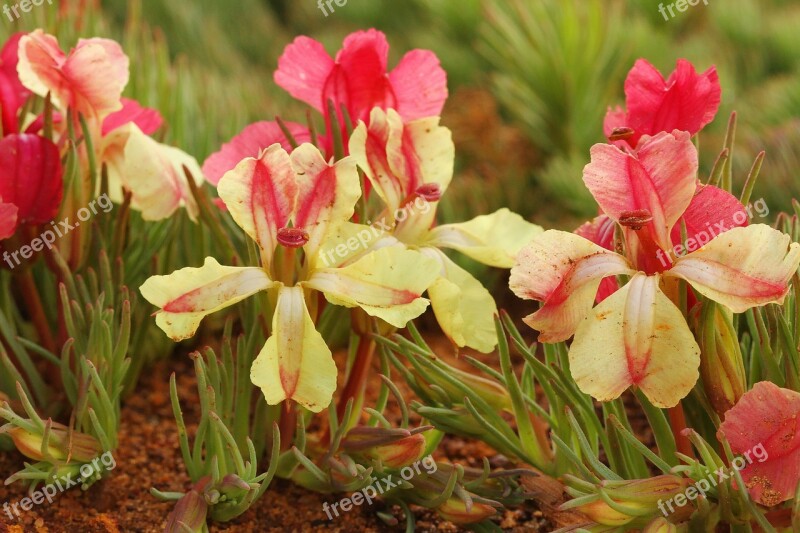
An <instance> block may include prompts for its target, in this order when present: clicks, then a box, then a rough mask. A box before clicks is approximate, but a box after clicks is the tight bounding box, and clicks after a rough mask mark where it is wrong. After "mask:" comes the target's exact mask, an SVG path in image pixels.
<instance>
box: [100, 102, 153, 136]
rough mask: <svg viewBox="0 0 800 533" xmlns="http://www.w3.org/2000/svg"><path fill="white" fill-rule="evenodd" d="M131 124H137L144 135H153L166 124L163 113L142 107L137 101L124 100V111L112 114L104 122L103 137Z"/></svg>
mask: <svg viewBox="0 0 800 533" xmlns="http://www.w3.org/2000/svg"><path fill="white" fill-rule="evenodd" d="M129 122H133V123H134V124H136V125H137V126H138V127H139V129H140V130H142V133H144V134H146V135H151V134H153V133H154V132H155V131H156V130H157V129H158V128H160V127H161V125H162V124H163V123H164V119H163V117H162V116H161V113H159V112H158V111H156V110H155V109H150V108H149V107H144V106H142V105H141V104H140V103H139V102H137V101H136V100H132V99H130V98H123V99H122V109H120V110H119V111H116V112H114V113H111V114H110V115H108V116H107V117H106V118H105V120H103V130H102V133H103V135H108V134H109V133H111V132H112V131H114V130H115V129H117V128H119V127H120V126H124V125H125V124H128V123H129Z"/></svg>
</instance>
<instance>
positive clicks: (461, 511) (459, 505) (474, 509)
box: [437, 498, 497, 526]
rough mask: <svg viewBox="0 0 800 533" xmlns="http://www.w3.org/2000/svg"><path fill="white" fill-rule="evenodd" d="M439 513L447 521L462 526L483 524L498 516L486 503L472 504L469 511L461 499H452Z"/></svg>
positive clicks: (441, 507)
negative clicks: (488, 519)
mask: <svg viewBox="0 0 800 533" xmlns="http://www.w3.org/2000/svg"><path fill="white" fill-rule="evenodd" d="M437 511H438V512H439V515H440V516H441V517H442V518H444V519H445V520H449V521H450V522H452V523H454V524H456V525H460V526H463V525H467V524H475V523H477V522H482V521H484V520H486V519H487V518H489V517H491V516H494V515H495V514H497V510H496V509H495V508H494V507H492V506H491V505H486V504H485V503H476V502H472V505H471V506H470V508H469V509H467V504H466V503H465V502H464V501H463V500H461V499H459V498H450V499H449V500H447V501H446V502H445V503H444V504H442V505H441V506H440V507H439V508H438V509H437Z"/></svg>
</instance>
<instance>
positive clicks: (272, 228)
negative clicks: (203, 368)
mask: <svg viewBox="0 0 800 533" xmlns="http://www.w3.org/2000/svg"><path fill="white" fill-rule="evenodd" d="M387 54H388V44H387V42H386V38H385V36H384V35H383V34H382V33H380V32H378V31H375V30H370V31H366V32H357V33H354V34H352V35H350V36H348V37H347V38H346V39H345V41H344V47H343V49H342V50H341V51H340V52H339V53H338V54H337V56H336V59H335V60H332V59H331V58H330V57H329V56H328V55H327V54H326V53H325V52H324V50H323V49H322V47H321V45H320V44H319V43H317V42H316V41H313V40H311V39H308V38H306V37H300V38H298V39H296V40H295V41H294V43H292V44H290V45H289V46H287V48H286V51H285V52H284V54H283V56H282V57H281V59H280V61H279V67H278V70H277V72H276V73H275V79H276V82H277V83H278V84H279V85H280V86H281V87H283V88H285V89H287V90H288V91H289V92H290V93H291V94H292V95H293V96H295V97H297V98H299V99H300V100H303V101H304V102H306V103H308V104H309V105H311V106H312V107H313V108H315V109H316V110H318V111H320V112H323V113H324V116H325V120H326V124H327V134H326V136H325V137H323V138H321V139H315V138H314V137H313V136H312V135H311V133H310V129H309V128H305V127H304V126H301V125H299V124H295V123H282V122H258V123H255V124H252V125H250V126H248V127H247V128H245V129H244V130H243V131H242V133H240V134H239V135H237V136H236V137H234V139H233V140H232V141H231V142H230V143H228V144H226V145H225V146H223V147H222V149H221V150H220V151H219V152H217V153H216V154H213V155H212V156H211V157H209V158H208V160H207V161H206V162H205V164H204V165H203V169H204V171H205V173H206V176H207V177H208V179H209V181H210V182H212V183H214V184H216V185H217V190H218V193H219V197H220V199H221V200H222V202H223V203H224V205H225V207H226V208H227V210H228V211H229V212H230V215H231V216H232V218H233V220H234V221H235V222H236V224H238V226H239V227H240V228H241V229H242V230H243V231H244V232H245V233H246V234H247V235H248V236H249V237H250V238H251V239H252V240H253V241H255V242H256V243H257V244H258V247H259V251H260V264H259V265H258V266H252V267H226V266H221V265H220V264H219V263H218V262H217V261H216V260H215V259H213V258H210V257H209V258H207V259H206V262H205V264H204V265H203V266H202V267H201V268H187V269H183V270H180V271H177V272H175V273H173V274H171V275H169V276H157V277H153V278H151V279H150V280H148V281H147V282H146V283H145V284H144V285H143V286H142V289H141V290H142V294H143V295H144V297H145V298H146V299H147V300H148V301H150V302H151V303H153V304H154V305H156V306H158V307H159V309H160V310H159V312H158V314H157V323H158V325H159V326H160V327H161V328H162V329H163V330H164V331H165V332H166V333H167V334H168V335H169V336H170V337H171V338H173V339H175V340H180V339H184V338H187V337H189V336H192V335H194V333H195V331H196V330H197V327H198V326H199V323H200V321H201V319H202V318H203V317H204V316H206V315H208V314H210V313H213V312H216V311H219V310H221V309H223V308H224V307H227V306H229V305H232V304H234V303H237V302H239V301H241V300H242V299H244V298H246V297H248V296H250V295H253V294H255V293H257V292H260V291H268V292H270V294H272V295H273V296H274V299H273V301H274V302H275V304H274V314H273V315H272V316H273V319H272V330H271V335H270V337H269V339H268V340H267V342H266V345H265V346H264V347H263V349H262V350H261V353H260V354H259V356H258V358H257V359H256V361H255V363H254V364H253V367H252V373H251V377H252V380H253V383H255V384H256V385H258V386H259V387H261V389H262V391H263V393H264V396H265V398H266V399H267V402H268V403H270V404H277V403H280V402H282V401H284V400H294V401H296V402H297V403H299V404H300V405H302V406H304V407H306V408H307V409H310V410H312V411H320V410H322V409H324V408H325V407H327V406H328V404H329V403H330V401H331V398H332V396H333V393H334V390H335V388H336V376H337V369H336V365H335V363H334V361H333V358H332V356H331V351H330V349H329V348H328V346H327V345H326V344H325V341H324V340H323V338H322V336H321V335H320V333H319V332H318V331H317V330H316V327H315V323H316V321H317V318H318V314H319V309H318V305H317V300H318V298H317V296H316V295H317V294H322V295H324V296H325V298H326V299H327V301H328V302H329V303H331V304H334V305H340V306H344V307H351V308H352V307H358V308H360V309H361V310H363V311H364V312H365V313H366V314H367V315H369V316H372V317H375V318H377V319H380V320H381V321H383V322H385V323H387V324H389V325H390V326H393V327H396V328H402V327H404V326H405V325H406V323H407V322H408V321H409V320H411V319H413V318H416V317H417V316H419V315H420V314H422V313H423V312H424V311H425V309H426V308H427V306H428V303H429V302H428V300H426V299H424V298H422V295H423V293H424V292H425V291H427V292H428V294H429V296H430V300H431V302H432V304H433V309H434V312H435V314H436V317H437V319H438V320H439V323H440V325H441V326H442V328H443V330H444V331H445V333H446V334H447V335H448V336H449V337H450V338H451V339H452V340H453V342H454V343H455V344H456V345H457V346H470V347H473V348H475V349H478V350H481V351H484V352H488V351H491V349H492V348H493V347H494V346H495V345H496V343H497V339H496V336H495V333H494V322H493V316H494V314H495V313H496V306H495V303H494V300H493V298H492V296H491V295H490V294H489V292H488V291H487V290H486V289H485V288H484V287H483V286H482V285H481V284H480V283H479V282H478V281H477V280H475V279H474V278H473V277H472V276H471V275H470V274H469V273H467V272H466V271H465V270H463V269H462V268H460V267H459V266H457V265H456V264H455V263H454V262H453V261H452V260H451V259H449V258H448V257H447V256H446V255H445V254H444V253H443V252H442V251H441V249H442V248H452V249H456V250H459V251H461V252H463V253H465V254H466V255H468V256H470V257H472V258H474V259H477V260H478V261H481V262H483V263H485V264H488V265H492V266H496V267H502V268H510V267H511V266H512V264H513V260H514V257H515V255H516V253H517V252H518V251H519V250H520V249H521V248H522V246H523V245H524V244H525V243H526V242H527V241H529V240H530V239H531V237H533V235H535V234H537V233H539V232H540V231H541V229H540V228H538V227H537V226H534V225H532V224H530V223H528V222H526V221H524V220H523V219H522V218H521V217H519V216H518V215H515V214H513V213H510V212H509V211H508V210H505V209H502V210H500V211H498V212H496V213H494V214H492V215H488V216H482V217H478V218H476V219H474V220H472V221H470V222H467V223H464V224H446V225H442V226H438V227H437V226H436V209H435V206H436V205H437V204H438V202H439V201H440V199H441V196H442V194H443V193H444V192H445V190H446V189H447V186H448V185H449V183H450V181H451V180H452V177H453V167H454V158H455V149H454V146H453V142H452V139H451V134H450V131H449V130H448V129H447V128H444V127H442V126H440V125H439V117H438V116H436V115H438V113H439V112H440V111H441V109H442V106H443V104H444V100H445V98H446V96H447V88H446V80H445V75H444V71H442V70H441V68H440V67H439V62H438V60H437V59H436V57H435V56H434V55H433V54H432V53H431V52H427V51H421V50H415V51H413V52H410V53H409V54H408V55H406V56H405V58H404V59H403V60H402V61H401V62H400V64H399V65H398V66H397V67H396V68H395V69H394V70H393V71H392V72H391V73H388V74H387V72H386V62H387ZM329 102H330V103H331V104H332V107H331V108H330V109H326V106H327V104H328V103H329ZM331 109H332V110H334V112H333V113H331V112H330V111H331ZM345 118H347V119H352V120H354V121H356V127H355V129H354V130H353V131H349V130H348V129H347V127H346V122H347V120H345ZM340 128H343V129H342V131H341V132H340V131H339V129H340ZM341 134H343V135H342V137H341V138H343V139H347V140H348V142H347V153H348V154H349V155H345V156H344V157H341V156H340V157H339V158H338V159H337V158H336V157H335V156H333V155H331V144H330V143H331V139H332V138H333V137H335V136H337V135H341ZM313 141H316V142H317V143H318V145H319V146H317V145H315V144H314V142H313ZM323 154H327V155H323ZM358 169H360V170H361V171H362V172H363V173H364V174H365V175H366V176H367V178H368V183H369V184H371V187H372V188H373V189H374V190H375V191H376V193H377V195H378V196H379V197H380V199H381V200H382V202H383V204H384V210H383V212H382V213H380V214H379V215H378V216H377V217H376V219H381V220H384V221H385V224H382V225H381V226H382V227H385V228H388V229H382V228H379V227H370V226H367V225H364V224H361V223H358V222H356V221H355V219H356V218H355V217H354V214H355V211H356V204H357V202H358V201H359V199H360V198H362V201H365V196H366V194H364V195H362V189H361V185H360V181H359V174H358ZM364 193H366V191H364ZM420 201H422V202H425V203H426V209H409V208H408V207H409V206H412V205H414V203H415V202H420ZM428 204H429V205H428ZM431 206H433V208H431ZM401 217H402V219H401ZM361 222H367V224H369V221H363V220H362V221H361ZM365 230H366V231H367V234H369V235H371V238H370V240H369V242H366V241H365V242H364V246H362V247H359V246H350V245H348V246H343V245H344V244H345V243H358V242H359V241H357V240H355V239H356V237H357V236H358V235H359V234H363V233H362V232H364V231H365ZM331 250H337V254H336V256H335V257H334V256H333V254H331V253H330V251H331ZM339 250H346V252H345V253H344V254H342V253H340V252H339Z"/></svg>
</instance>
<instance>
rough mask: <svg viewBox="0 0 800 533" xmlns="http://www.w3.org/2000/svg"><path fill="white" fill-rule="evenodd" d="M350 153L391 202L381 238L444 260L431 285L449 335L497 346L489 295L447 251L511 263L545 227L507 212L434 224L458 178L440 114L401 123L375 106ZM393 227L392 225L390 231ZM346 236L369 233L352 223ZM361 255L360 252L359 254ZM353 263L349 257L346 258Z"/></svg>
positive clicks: (482, 346) (464, 342)
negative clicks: (438, 207)
mask: <svg viewBox="0 0 800 533" xmlns="http://www.w3.org/2000/svg"><path fill="white" fill-rule="evenodd" d="M350 153H351V154H352V156H353V157H354V158H355V160H356V161H357V162H358V165H359V167H361V169H362V170H363V171H364V173H365V174H366V176H367V178H368V179H369V181H370V183H371V184H372V186H373V187H374V189H375V192H376V193H377V194H378V196H380V198H381V200H383V202H384V204H385V205H386V209H385V211H384V212H383V214H382V215H381V216H379V217H378V219H379V220H381V221H382V222H381V223H380V224H377V225H379V226H384V228H383V229H382V228H376V227H373V228H372V230H374V231H378V230H381V231H382V233H381V238H382V239H383V240H381V239H378V238H376V239H374V241H373V242H372V243H371V245H372V247H379V246H381V245H383V243H385V242H399V243H402V244H403V245H405V246H406V247H408V248H410V249H413V250H419V251H420V252H421V253H422V254H424V255H425V256H426V257H430V258H432V259H434V260H435V261H436V262H437V263H438V265H439V273H440V274H439V277H438V279H437V280H436V282H435V283H434V284H433V285H432V286H431V287H430V288H429V289H428V294H429V296H430V299H431V304H432V306H433V311H434V313H435V314H436V318H437V320H438V321H439V325H440V326H441V327H442V329H443V330H444V332H445V334H447V336H448V337H449V338H450V339H451V340H452V341H453V342H454V343H455V344H456V345H458V346H469V347H471V348H474V349H476V350H478V351H481V352H489V351H491V350H492V349H493V348H494V346H495V345H496V344H497V337H496V333H495V329H494V315H495V314H496V313H497V307H496V305H495V302H494V299H493V298H492V296H491V294H489V292H488V291H487V290H486V289H485V288H484V287H483V285H481V284H480V282H478V280H476V279H475V278H474V277H473V276H472V275H471V274H470V273H468V272H467V271H466V270H464V269H463V268H461V267H459V266H458V265H456V264H455V263H454V262H453V261H452V260H451V259H450V258H449V257H447V255H445V253H444V252H443V251H442V249H444V248H451V249H454V250H457V251H459V252H461V253H463V254H465V255H467V256H469V257H470V258H472V259H474V260H476V261H479V262H481V263H484V264H486V265H490V266H494V267H499V268H510V267H511V266H512V265H513V264H514V256H515V255H516V253H517V252H518V251H519V249H520V248H522V246H523V245H524V244H525V243H527V242H528V241H529V240H530V239H531V238H532V237H533V236H534V235H536V234H537V233H539V232H541V228H539V227H538V226H535V225H533V224H530V223H528V222H526V221H525V220H523V219H522V217H520V216H519V215H517V214H515V213H512V212H510V211H509V210H508V209H500V210H498V211H496V212H495V213H492V214H491V215H484V216H479V217H477V218H475V219H473V220H471V221H469V222H464V223H460V224H444V225H441V226H437V227H434V223H435V221H436V209H437V206H438V203H439V200H440V198H441V196H442V194H443V193H444V192H445V191H446V190H447V187H448V185H449V184H450V181H451V179H452V177H453V162H454V158H455V148H454V146H453V141H452V138H451V134H450V130H448V129H447V128H445V127H442V126H439V118H438V117H429V118H425V119H420V120H415V121H412V122H409V123H405V124H404V123H403V120H402V119H401V117H400V115H399V113H398V112H397V111H394V110H392V109H389V110H388V111H384V110H382V109H380V108H375V109H373V111H372V115H371V117H370V122H369V126H367V124H365V123H363V122H362V123H360V124H359V125H358V127H356V129H355V131H354V132H353V135H352V137H351V139H350ZM385 228H389V229H385ZM345 229H346V230H347V231H348V236H350V235H354V234H358V232H360V231H365V230H364V229H363V226H359V225H356V224H353V225H350V226H347V227H346V228H345ZM355 257H358V255H357V254H355ZM347 260H352V258H344V259H343V261H345V262H346V261H347Z"/></svg>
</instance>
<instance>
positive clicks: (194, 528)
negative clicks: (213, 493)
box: [164, 489, 208, 533]
mask: <svg viewBox="0 0 800 533" xmlns="http://www.w3.org/2000/svg"><path fill="white" fill-rule="evenodd" d="M207 514H208V504H207V503H206V499H205V497H204V496H203V495H202V494H200V493H199V492H198V491H196V490H194V489H192V490H190V491H189V492H187V493H186V495H185V496H184V497H183V498H181V499H180V500H178V503H177V504H176V505H175V509H173V510H172V513H170V515H169V518H168V519H167V526H166V528H165V529H164V531H165V533H189V532H191V533H202V531H203V529H204V528H205V527H206V515H207Z"/></svg>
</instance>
